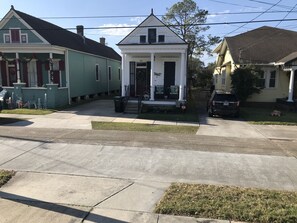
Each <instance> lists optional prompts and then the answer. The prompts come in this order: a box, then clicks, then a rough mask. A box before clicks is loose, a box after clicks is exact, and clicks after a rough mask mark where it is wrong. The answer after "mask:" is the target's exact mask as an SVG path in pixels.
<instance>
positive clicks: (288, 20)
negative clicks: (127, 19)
mask: <svg viewBox="0 0 297 223" xmlns="http://www.w3.org/2000/svg"><path fill="white" fill-rule="evenodd" d="M279 21H283V22H293V21H297V18H291V19H266V20H253V21H250V20H249V21H235V22H211V23H195V24H180V25H167V27H179V26H217V25H234V24H251V23H271V22H279ZM137 27H138V26H135V25H132V26H104V27H103V26H102V27H85V28H84V29H86V30H87V29H89V30H92V29H93V30H96V29H98V30H104V29H131V28H137ZM154 27H164V25H155V26H141V28H154ZM61 29H64V30H76V27H75V28H73V27H70V28H60V27H59V28H57V29H29V28H25V29H22V30H61ZM1 30H9V29H1Z"/></svg>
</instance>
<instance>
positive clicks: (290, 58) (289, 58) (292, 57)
mask: <svg viewBox="0 0 297 223" xmlns="http://www.w3.org/2000/svg"><path fill="white" fill-rule="evenodd" d="M296 58H297V52H293V53H291V54H290V55H288V56H286V57H284V58H282V59H280V60H279V61H277V62H276V65H284V64H286V63H289V62H291V61H293V60H296Z"/></svg>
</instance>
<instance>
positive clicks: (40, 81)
mask: <svg viewBox="0 0 297 223" xmlns="http://www.w3.org/2000/svg"><path fill="white" fill-rule="evenodd" d="M36 66H37V86H38V87H41V86H42V84H43V78H42V62H41V61H37V62H36Z"/></svg>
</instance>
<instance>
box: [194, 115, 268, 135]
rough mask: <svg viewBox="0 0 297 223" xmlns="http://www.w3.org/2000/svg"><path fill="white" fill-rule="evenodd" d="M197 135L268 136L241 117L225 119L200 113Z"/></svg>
mask: <svg viewBox="0 0 297 223" xmlns="http://www.w3.org/2000/svg"><path fill="white" fill-rule="evenodd" d="M197 135H210V136H221V137H237V138H256V139H263V138H266V137H265V135H263V134H262V132H261V131H259V130H258V129H257V128H255V127H254V125H250V124H249V123H247V122H245V121H242V120H240V119H225V118H220V117H208V116H207V114H201V115H200V128H199V130H198V132H197Z"/></svg>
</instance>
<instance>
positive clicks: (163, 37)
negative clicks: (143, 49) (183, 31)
mask: <svg viewBox="0 0 297 223" xmlns="http://www.w3.org/2000/svg"><path fill="white" fill-rule="evenodd" d="M164 42H165V36H164V35H159V43H164Z"/></svg>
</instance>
